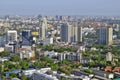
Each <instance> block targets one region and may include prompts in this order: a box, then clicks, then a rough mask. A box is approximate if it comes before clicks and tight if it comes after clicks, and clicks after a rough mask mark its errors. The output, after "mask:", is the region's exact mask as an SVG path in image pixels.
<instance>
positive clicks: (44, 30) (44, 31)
mask: <svg viewBox="0 0 120 80" xmlns="http://www.w3.org/2000/svg"><path fill="white" fill-rule="evenodd" d="M39 26H40V38H41V39H42V40H43V39H45V38H46V37H47V19H46V18H40V19H39Z"/></svg>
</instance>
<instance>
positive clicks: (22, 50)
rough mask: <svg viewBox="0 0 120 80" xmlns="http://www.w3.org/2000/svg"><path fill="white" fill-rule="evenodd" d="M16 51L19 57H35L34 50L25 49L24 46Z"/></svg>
mask: <svg viewBox="0 0 120 80" xmlns="http://www.w3.org/2000/svg"><path fill="white" fill-rule="evenodd" d="M18 53H19V56H20V58H21V59H24V58H27V59H30V58H33V57H35V53H34V51H32V50H29V49H26V48H20V49H19V50H18Z"/></svg>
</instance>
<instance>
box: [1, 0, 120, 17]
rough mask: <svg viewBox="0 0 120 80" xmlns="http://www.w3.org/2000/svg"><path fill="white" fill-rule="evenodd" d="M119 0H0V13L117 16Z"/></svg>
mask: <svg viewBox="0 0 120 80" xmlns="http://www.w3.org/2000/svg"><path fill="white" fill-rule="evenodd" d="M119 3H120V1H119V0H91V1H88V0H74V1H73V0H35V1H32V0H10V1H8V0H0V15H38V14H43V15H90V16H94V15H95V16H119V14H120V11H119V8H120V6H119Z"/></svg>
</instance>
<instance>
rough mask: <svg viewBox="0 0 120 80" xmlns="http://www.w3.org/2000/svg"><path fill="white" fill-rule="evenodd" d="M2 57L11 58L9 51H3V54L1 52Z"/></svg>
mask: <svg viewBox="0 0 120 80" xmlns="http://www.w3.org/2000/svg"><path fill="white" fill-rule="evenodd" d="M0 56H1V57H8V56H10V53H9V52H7V51H3V52H0Z"/></svg>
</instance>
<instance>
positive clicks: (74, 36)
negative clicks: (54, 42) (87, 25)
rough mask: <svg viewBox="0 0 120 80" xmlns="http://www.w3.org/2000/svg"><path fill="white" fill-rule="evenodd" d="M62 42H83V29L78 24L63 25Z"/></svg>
mask: <svg viewBox="0 0 120 80" xmlns="http://www.w3.org/2000/svg"><path fill="white" fill-rule="evenodd" d="M61 41H62V42H68V43H72V42H73V43H74V42H77V43H78V42H82V27H80V26H79V25H78V24H77V23H74V24H68V23H65V24H63V25H62V26H61Z"/></svg>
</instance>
